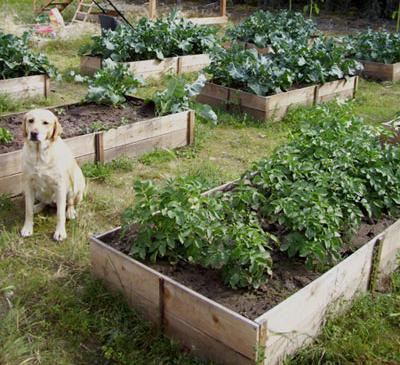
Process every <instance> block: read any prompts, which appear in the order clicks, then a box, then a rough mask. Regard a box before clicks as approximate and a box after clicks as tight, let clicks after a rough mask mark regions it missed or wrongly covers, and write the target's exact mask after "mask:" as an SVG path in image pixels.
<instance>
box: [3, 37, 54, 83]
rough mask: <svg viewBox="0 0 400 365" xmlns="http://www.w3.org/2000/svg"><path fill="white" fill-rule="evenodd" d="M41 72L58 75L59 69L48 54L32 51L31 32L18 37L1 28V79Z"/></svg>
mask: <svg viewBox="0 0 400 365" xmlns="http://www.w3.org/2000/svg"><path fill="white" fill-rule="evenodd" d="M39 74H48V75H49V76H56V74H57V71H56V69H55V67H54V66H52V65H51V64H50V62H49V60H48V59H47V57H46V56H44V55H43V54H40V53H39V54H35V53H33V52H32V50H31V49H30V47H29V33H27V32H25V33H24V34H23V36H22V37H17V36H15V35H12V34H6V33H3V32H2V31H1V30H0V79H10V78H15V77H22V76H31V75H39Z"/></svg>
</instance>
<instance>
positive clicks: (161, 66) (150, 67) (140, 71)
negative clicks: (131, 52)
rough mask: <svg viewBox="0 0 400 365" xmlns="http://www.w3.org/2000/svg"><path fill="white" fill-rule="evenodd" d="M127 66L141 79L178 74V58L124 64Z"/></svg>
mask: <svg viewBox="0 0 400 365" xmlns="http://www.w3.org/2000/svg"><path fill="white" fill-rule="evenodd" d="M124 64H126V65H128V67H129V70H130V71H131V72H133V73H134V74H135V75H136V76H140V77H142V78H143V79H147V78H149V77H152V78H154V79H158V78H160V77H161V76H163V75H165V74H168V73H171V74H177V73H178V57H169V58H165V59H164V60H162V61H160V60H155V59H154V60H145V61H135V62H124Z"/></svg>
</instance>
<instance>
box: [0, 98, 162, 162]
mask: <svg viewBox="0 0 400 365" xmlns="http://www.w3.org/2000/svg"><path fill="white" fill-rule="evenodd" d="M48 109H49V110H51V111H52V112H53V113H55V114H56V115H57V117H58V119H59V121H60V123H61V125H62V127H63V134H62V138H64V139H65V138H70V137H75V136H79V135H83V134H88V133H91V132H93V131H94V130H93V123H96V126H97V127H101V128H103V129H104V130H107V129H111V128H116V127H118V126H120V125H123V124H131V123H136V122H139V121H142V120H145V119H150V118H153V117H154V116H155V113H154V106H153V105H151V104H148V105H145V104H144V102H143V101H141V100H139V99H132V100H130V101H129V103H128V104H127V105H126V106H125V107H118V108H117V107H113V106H109V105H97V104H94V103H84V104H71V105H67V106H62V107H56V108H48ZM24 114H25V113H18V114H12V115H9V116H4V117H1V118H0V127H3V128H6V129H7V130H9V131H10V132H11V133H12V135H13V136H14V138H13V141H12V142H11V143H7V144H0V154H1V153H7V152H12V151H16V150H19V149H21V148H22V145H23V143H24V141H23V137H22V129H21V126H22V119H23V117H24Z"/></svg>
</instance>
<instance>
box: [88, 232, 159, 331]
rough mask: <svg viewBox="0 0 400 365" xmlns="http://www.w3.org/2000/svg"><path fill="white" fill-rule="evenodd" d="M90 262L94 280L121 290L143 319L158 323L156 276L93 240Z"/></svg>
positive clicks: (157, 280) (144, 267)
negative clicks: (98, 279) (100, 280)
mask: <svg viewBox="0 0 400 365" xmlns="http://www.w3.org/2000/svg"><path fill="white" fill-rule="evenodd" d="M90 259H91V265H92V272H93V273H94V275H95V276H96V277H98V278H100V279H102V280H103V281H104V282H105V283H106V284H107V286H108V287H110V288H113V289H114V290H119V291H121V292H122V293H123V294H124V296H125V298H126V299H127V301H128V303H129V305H130V306H131V307H133V308H135V309H137V310H138V311H140V313H142V314H143V315H144V316H145V317H146V318H147V319H149V320H150V321H153V322H155V323H157V322H158V321H159V317H160V308H159V288H158V285H159V278H160V274H159V273H157V272H156V271H154V270H151V269H150V268H148V267H146V266H145V265H143V264H141V263H140V262H138V261H136V260H133V259H132V258H130V257H129V256H127V255H124V254H122V253H121V252H119V251H117V250H115V249H113V248H112V247H110V246H108V245H106V244H104V243H102V242H101V241H99V240H98V239H97V238H93V237H92V238H91V239H90Z"/></svg>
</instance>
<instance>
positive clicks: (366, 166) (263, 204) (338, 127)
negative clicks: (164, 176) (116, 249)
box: [122, 104, 400, 288]
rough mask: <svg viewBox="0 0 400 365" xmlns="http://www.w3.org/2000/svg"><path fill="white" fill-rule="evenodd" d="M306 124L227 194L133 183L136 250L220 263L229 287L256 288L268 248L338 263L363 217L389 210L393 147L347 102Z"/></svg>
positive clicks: (127, 233)
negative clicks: (357, 114) (355, 114)
mask: <svg viewBox="0 0 400 365" xmlns="http://www.w3.org/2000/svg"><path fill="white" fill-rule="evenodd" d="M297 119H298V121H301V120H305V121H306V122H305V123H304V124H303V125H302V126H301V127H300V128H299V129H298V130H297V131H296V132H294V133H293V134H292V136H291V138H290V141H289V143H288V144H287V145H285V146H282V147H280V148H278V149H277V150H276V151H275V152H274V153H273V155H272V156H271V157H268V158H265V159H263V160H262V161H260V162H258V163H255V164H254V166H253V167H252V168H251V170H250V171H248V172H247V173H246V174H245V175H244V176H243V177H242V178H241V179H240V181H239V182H238V184H237V185H236V187H235V188H234V189H233V190H231V191H229V192H225V193H222V192H219V193H217V194H216V195H212V196H204V195H201V191H202V190H203V185H202V184H201V182H199V181H197V180H193V179H189V178H184V177H181V178H178V179H176V180H170V181H168V182H167V183H166V185H165V186H162V187H160V186H156V185H154V184H153V183H152V182H136V184H135V190H136V202H135V204H134V205H133V206H132V207H129V208H128V209H127V210H126V211H125V212H124V214H123V217H122V237H123V239H125V240H128V242H130V247H131V249H130V253H131V255H132V256H134V257H138V258H141V259H149V260H152V261H156V260H157V259H159V258H166V259H168V260H169V261H170V262H172V263H173V262H176V261H178V260H184V261H187V262H192V263H196V264H199V265H202V266H204V267H209V268H215V269H218V270H220V272H221V275H222V278H223V280H224V282H225V283H226V284H227V285H230V286H231V287H233V288H237V287H246V286H249V287H258V286H259V285H261V284H263V283H265V282H266V281H267V280H268V277H269V276H270V275H271V273H272V258H271V253H272V251H273V250H279V249H280V250H282V251H285V252H287V254H288V255H289V256H291V257H292V256H294V255H299V256H300V257H303V258H305V263H306V264H310V265H311V264H320V265H329V264H332V263H333V262H335V261H336V260H338V259H339V258H340V256H341V253H342V251H343V249H344V247H347V244H348V242H349V241H350V239H351V236H352V234H354V232H355V231H356V230H357V228H358V227H359V226H360V224H361V222H362V221H364V220H375V219H379V218H380V217H381V216H382V215H383V214H389V215H396V214H398V207H399V204H400V171H399V169H398V165H399V163H400V147H399V146H398V145H382V144H381V142H380V138H379V137H380V135H381V133H382V130H381V129H378V128H376V127H371V126H368V125H366V124H365V123H364V122H363V121H362V119H360V118H358V117H355V116H353V114H352V111H351V110H350V109H349V107H348V106H339V105H335V104H333V105H327V106H321V107H318V108H316V109H314V110H311V111H305V112H304V111H301V112H299V114H298V115H297Z"/></svg>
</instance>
